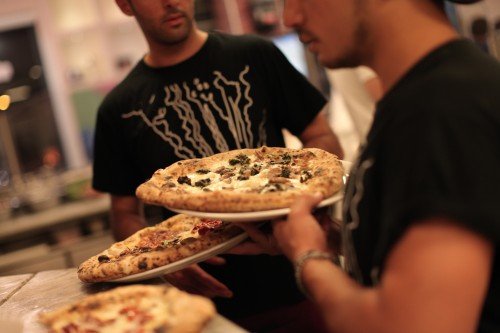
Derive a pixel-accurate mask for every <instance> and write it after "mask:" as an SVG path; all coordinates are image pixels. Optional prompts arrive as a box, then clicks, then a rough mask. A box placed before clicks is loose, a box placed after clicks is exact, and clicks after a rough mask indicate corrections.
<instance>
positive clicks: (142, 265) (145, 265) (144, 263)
mask: <svg viewBox="0 0 500 333" xmlns="http://www.w3.org/2000/svg"><path fill="white" fill-rule="evenodd" d="M137 267H138V268H139V269H146V268H148V262H147V261H146V260H142V261H139V264H137Z"/></svg>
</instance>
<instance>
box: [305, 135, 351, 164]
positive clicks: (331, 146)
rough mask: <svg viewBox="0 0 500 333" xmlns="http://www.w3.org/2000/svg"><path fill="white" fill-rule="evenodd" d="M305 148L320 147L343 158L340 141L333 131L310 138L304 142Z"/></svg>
mask: <svg viewBox="0 0 500 333" xmlns="http://www.w3.org/2000/svg"><path fill="white" fill-rule="evenodd" d="M304 147H306V148H320V149H323V150H326V151H328V152H330V153H333V154H335V155H337V156H338V157H339V158H340V159H343V158H344V151H343V149H342V146H341V145H340V141H339V139H338V138H337V136H336V135H335V134H334V133H325V134H323V135H320V136H317V137H314V138H311V139H310V140H308V141H307V142H304Z"/></svg>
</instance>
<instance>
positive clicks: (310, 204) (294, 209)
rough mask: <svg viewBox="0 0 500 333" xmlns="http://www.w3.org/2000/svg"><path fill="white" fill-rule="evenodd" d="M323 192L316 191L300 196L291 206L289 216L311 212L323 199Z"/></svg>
mask: <svg viewBox="0 0 500 333" xmlns="http://www.w3.org/2000/svg"><path fill="white" fill-rule="evenodd" d="M322 198H323V196H322V195H321V193H314V194H313V195H308V194H307V195H303V196H301V197H299V198H298V199H297V200H295V202H294V203H293V204H292V206H291V207H290V214H289V216H290V217H292V216H294V217H295V216H301V215H305V214H310V213H311V211H312V210H313V208H314V207H316V206H317V205H318V204H319V203H320V202H321V200H322Z"/></svg>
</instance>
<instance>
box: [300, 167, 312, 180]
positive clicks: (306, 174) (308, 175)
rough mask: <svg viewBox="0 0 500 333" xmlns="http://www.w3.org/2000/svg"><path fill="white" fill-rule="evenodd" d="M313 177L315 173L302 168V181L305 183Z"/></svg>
mask: <svg viewBox="0 0 500 333" xmlns="http://www.w3.org/2000/svg"><path fill="white" fill-rule="evenodd" d="M312 177H313V175H312V173H311V172H310V171H309V170H302V174H301V175H300V182H301V183H305V182H307V181H308V180H309V179H311V178H312Z"/></svg>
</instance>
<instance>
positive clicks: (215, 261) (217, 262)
mask: <svg viewBox="0 0 500 333" xmlns="http://www.w3.org/2000/svg"><path fill="white" fill-rule="evenodd" d="M205 262H206V263H207V264H210V265H214V266H222V265H224V264H225V263H226V259H224V258H222V257H212V258H208V259H207V260H205Z"/></svg>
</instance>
